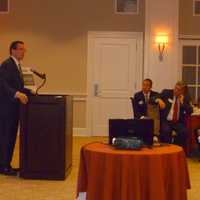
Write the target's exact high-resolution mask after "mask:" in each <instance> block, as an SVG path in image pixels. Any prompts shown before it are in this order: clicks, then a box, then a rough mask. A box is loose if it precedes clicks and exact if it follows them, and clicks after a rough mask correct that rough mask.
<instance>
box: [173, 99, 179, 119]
mask: <svg viewBox="0 0 200 200" xmlns="http://www.w3.org/2000/svg"><path fill="white" fill-rule="evenodd" d="M172 121H173V122H177V121H178V100H177V98H176V100H175V102H174V111H173V116H172Z"/></svg>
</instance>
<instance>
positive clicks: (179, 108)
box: [160, 81, 193, 147]
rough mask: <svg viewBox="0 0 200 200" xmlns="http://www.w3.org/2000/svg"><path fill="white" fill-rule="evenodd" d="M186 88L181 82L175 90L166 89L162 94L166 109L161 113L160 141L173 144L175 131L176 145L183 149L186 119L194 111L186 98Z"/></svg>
mask: <svg viewBox="0 0 200 200" xmlns="http://www.w3.org/2000/svg"><path fill="white" fill-rule="evenodd" d="M184 88H185V84H184V83H183V82H181V81H179V82H177V83H176V85H175V87H174V89H171V90H168V89H165V90H163V91H162V92H161V94H160V98H161V99H162V100H163V101H164V103H165V107H164V108H162V109H161V112H160V114H161V116H160V118H161V127H160V141H161V142H166V143H171V142H172V137H173V136H172V131H175V132H176V138H175V141H174V143H175V144H178V145H180V146H182V147H185V144H186V136H187V129H186V126H185V117H186V116H187V115H190V114H191V113H192V111H193V109H192V106H191V104H190V101H189V98H187V97H186V96H184Z"/></svg>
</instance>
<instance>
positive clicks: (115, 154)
mask: <svg viewBox="0 0 200 200" xmlns="http://www.w3.org/2000/svg"><path fill="white" fill-rule="evenodd" d="M189 188H190V181H189V174H188V168H187V162H186V158H185V154H184V151H183V149H182V148H181V147H179V146H176V145H166V146H161V147H153V148H151V149H149V148H143V149H142V150H134V151H133V150H117V149H115V148H114V147H112V146H110V145H108V144H103V143H91V144H87V145H85V146H83V147H82V149H81V157H80V167H79V176H78V187H77V196H78V194H79V192H86V199H87V200H186V199H187V189H189Z"/></svg>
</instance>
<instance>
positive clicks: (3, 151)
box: [0, 115, 18, 167]
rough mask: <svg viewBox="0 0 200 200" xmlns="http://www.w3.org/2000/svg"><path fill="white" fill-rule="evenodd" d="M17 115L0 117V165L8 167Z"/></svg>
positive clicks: (14, 140) (14, 141)
mask: <svg viewBox="0 0 200 200" xmlns="http://www.w3.org/2000/svg"><path fill="white" fill-rule="evenodd" d="M17 129H18V115H13V116H12V117H10V118H8V117H7V118H2V117H1V118H0V166H1V167H9V166H10V163H11V160H12V155H13V151H14V147H15V143H16V136H17Z"/></svg>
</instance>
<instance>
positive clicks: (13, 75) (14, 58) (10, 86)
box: [0, 41, 31, 176]
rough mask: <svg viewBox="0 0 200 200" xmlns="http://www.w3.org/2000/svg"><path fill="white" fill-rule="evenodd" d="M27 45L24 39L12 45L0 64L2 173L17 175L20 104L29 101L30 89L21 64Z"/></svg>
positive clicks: (0, 151) (0, 171)
mask: <svg viewBox="0 0 200 200" xmlns="http://www.w3.org/2000/svg"><path fill="white" fill-rule="evenodd" d="M25 51H26V50H25V46H24V42H22V41H14V42H12V43H11V45H10V57H9V58H8V59H6V60H5V61H4V62H3V63H2V64H1V66H0V173H1V174H5V175H10V176H15V175H17V170H16V169H13V168H12V167H11V165H10V163H11V160H12V155H13V150H14V147H15V143H16V136H17V129H18V121H19V106H20V103H22V104H26V103H27V102H28V95H29V94H30V93H31V91H30V90H29V89H26V88H24V81H23V74H22V70H21V66H20V62H21V60H22V59H23V58H24V54H25Z"/></svg>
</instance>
